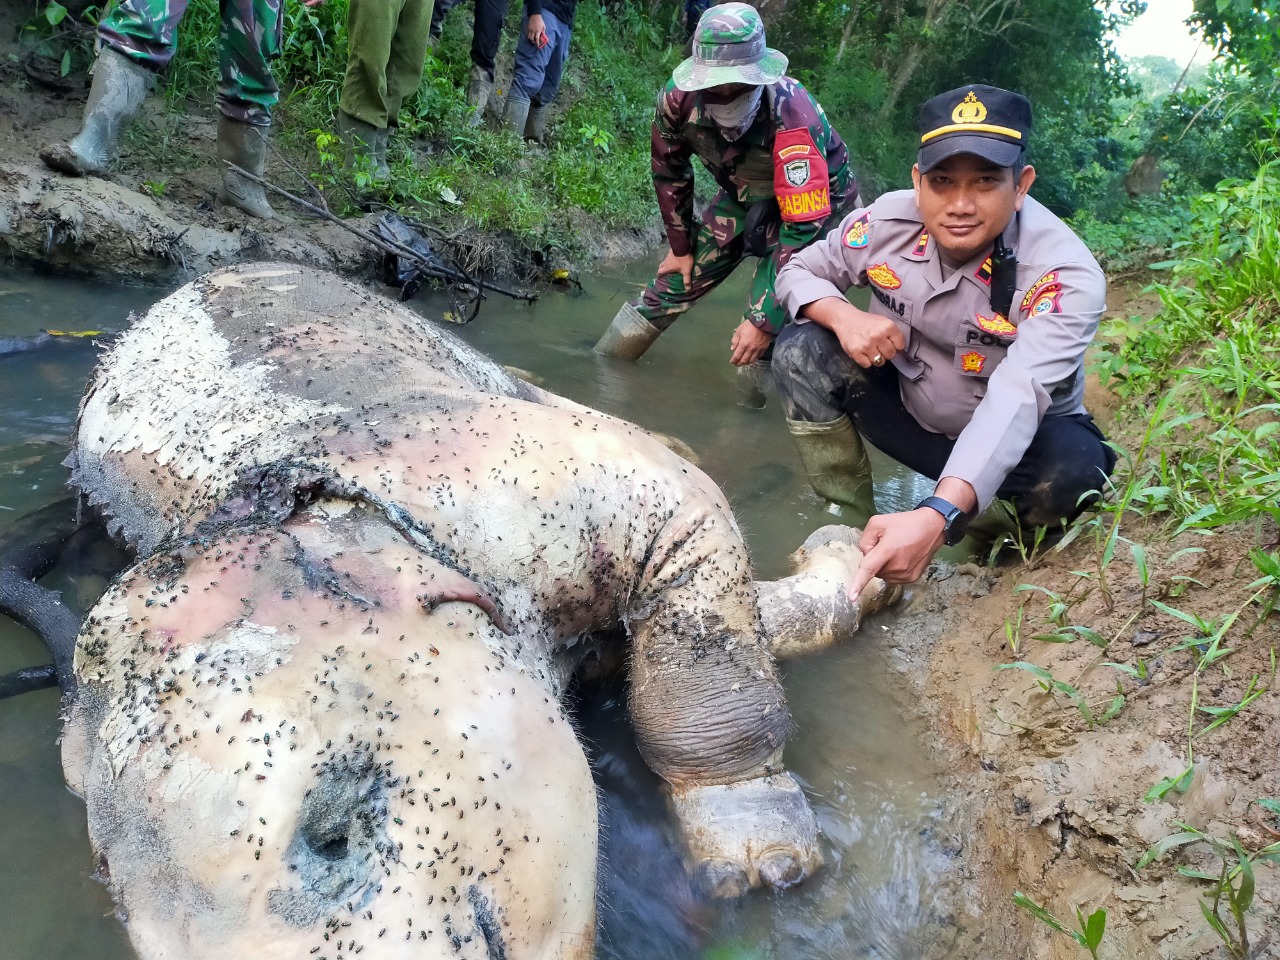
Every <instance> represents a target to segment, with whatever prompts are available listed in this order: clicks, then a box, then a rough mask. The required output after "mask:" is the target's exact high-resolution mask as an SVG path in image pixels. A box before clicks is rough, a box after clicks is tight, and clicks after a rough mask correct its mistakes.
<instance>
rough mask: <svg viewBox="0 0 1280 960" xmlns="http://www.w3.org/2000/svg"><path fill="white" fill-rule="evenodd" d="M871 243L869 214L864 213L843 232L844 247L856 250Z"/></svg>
mask: <svg viewBox="0 0 1280 960" xmlns="http://www.w3.org/2000/svg"><path fill="white" fill-rule="evenodd" d="M870 242H871V214H869V213H864V214H863V215H862V216H860V217H859V218H858V219H857V220H855V221H853V223H851V224H849V229H848V230H846V231H845V232H844V245H845V246H846V247H852V248H853V249H854V250H858V249H860V248H862V247H865V246H866V245H867V244H869V243H870Z"/></svg>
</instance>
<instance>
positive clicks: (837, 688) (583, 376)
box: [0, 264, 956, 960]
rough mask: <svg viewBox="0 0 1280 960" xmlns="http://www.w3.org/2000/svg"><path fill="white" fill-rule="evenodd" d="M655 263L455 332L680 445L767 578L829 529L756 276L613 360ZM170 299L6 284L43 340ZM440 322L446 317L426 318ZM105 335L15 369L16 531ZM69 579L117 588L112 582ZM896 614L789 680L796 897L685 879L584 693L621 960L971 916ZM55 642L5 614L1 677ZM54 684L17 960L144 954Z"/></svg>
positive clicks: (784, 954)
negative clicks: (959, 893)
mask: <svg viewBox="0 0 1280 960" xmlns="http://www.w3.org/2000/svg"><path fill="white" fill-rule="evenodd" d="M648 269H649V265H648V264H636V265H632V266H630V267H626V268H618V269H613V270H605V271H603V272H602V273H601V274H599V275H597V276H593V277H590V278H586V279H585V280H584V282H585V285H586V289H585V290H584V291H581V292H572V291H565V292H559V291H556V292H549V293H546V294H544V296H543V298H542V299H541V300H540V301H539V302H538V303H536V304H533V305H531V306H525V305H522V304H516V303H511V302H507V301H504V300H502V299H501V298H498V297H494V298H493V299H491V300H490V302H489V303H488V304H487V305H486V306H485V308H484V309H483V310H482V311H481V314H480V317H479V319H477V320H476V321H475V322H474V323H473V324H471V325H470V326H467V327H462V328H454V329H456V330H457V331H458V332H460V334H461V335H462V336H463V337H464V338H465V339H467V340H468V341H470V342H471V343H472V344H474V345H475V346H477V347H479V348H480V349H482V350H484V351H485V352H487V353H489V354H490V355H491V356H493V357H495V358H496V359H498V360H499V361H500V362H503V363H506V364H509V365H511V366H514V367H518V368H520V369H521V370H524V371H527V372H528V373H529V374H530V375H532V377H533V378H535V379H536V380H538V381H539V382H540V383H541V384H542V385H543V386H545V387H547V388H549V389H552V390H555V391H557V392H559V393H562V394H564V395H566V396H569V397H571V398H573V399H575V400H577V401H579V402H582V403H585V404H588V405H590V406H593V407H596V408H598V409H602V410H605V411H608V412H610V413H614V414H618V415H620V416H625V417H627V418H628V419H631V420H634V421H635V422H637V423H640V424H641V425H643V426H645V427H647V428H649V429H652V430H657V431H661V432H663V433H667V434H670V435H672V436H675V437H677V438H679V439H681V440H683V441H684V442H685V443H687V444H689V445H690V446H691V447H692V448H693V449H694V450H695V451H696V452H697V454H698V457H699V459H700V463H701V465H702V467H703V468H704V469H705V470H706V471H707V472H708V473H710V474H711V476H713V477H714V478H715V479H716V480H717V481H718V482H719V483H720V485H721V486H722V487H723V488H724V490H725V491H726V493H727V494H728V496H729V498H730V500H731V502H732V503H733V504H734V507H735V510H736V513H737V516H738V518H739V521H740V523H741V525H742V527H743V529H744V531H745V533H746V536H747V539H748V542H749V544H750V546H751V548H752V551H753V554H754V556H755V559H756V564H757V568H758V570H759V575H760V576H761V577H765V578H768V577H775V576H779V575H782V574H785V573H786V572H787V569H788V564H787V560H786V557H787V554H788V553H789V552H790V551H791V550H792V549H794V548H795V547H796V546H797V545H799V543H800V542H801V541H802V540H803V539H804V536H805V535H806V534H807V532H808V531H809V530H811V529H813V528H815V527H817V526H819V525H821V524H822V523H823V522H826V520H828V519H829V517H827V515H826V514H825V513H824V512H823V510H822V505H821V504H820V503H819V502H818V501H817V500H816V498H814V497H813V495H812V494H811V493H810V492H809V490H808V487H807V484H806V482H805V479H804V477H803V474H802V473H801V471H800V469H799V465H798V461H797V459H796V457H795V454H794V451H793V449H792V447H791V441H790V438H789V437H788V436H787V433H786V429H785V425H784V424H783V422H782V415H781V413H780V412H779V410H778V404H777V400H776V398H771V399H770V400H769V401H768V403H767V404H766V406H765V408H764V409H753V408H750V407H747V406H742V405H739V403H738V396H739V387H738V384H737V382H736V379H735V373H734V371H733V368H732V367H730V366H729V364H728V362H727V358H728V353H729V347H728V344H729V338H730V335H731V333H732V330H733V327H734V326H735V325H736V323H737V322H738V319H739V318H740V316H741V310H742V305H743V302H744V299H745V295H746V294H745V286H744V285H743V284H744V282H745V278H740V279H741V280H742V281H743V282H742V283H731V284H728V285H726V287H725V288H722V289H721V290H720V291H718V292H717V294H715V295H714V296H713V298H712V299H711V300H710V302H707V303H704V304H702V305H701V306H700V307H699V308H698V309H697V310H696V311H694V312H693V313H692V314H690V315H688V316H686V317H685V318H683V319H682V320H680V321H679V322H678V323H677V324H676V325H675V326H674V327H673V328H672V329H671V330H670V331H668V332H667V333H666V334H665V335H664V336H663V337H662V338H661V339H660V340H659V341H658V343H657V344H656V345H655V346H654V347H653V348H652V349H651V350H650V351H649V353H648V355H646V356H645V357H644V358H643V359H642V360H641V361H640V362H639V363H638V364H621V363H617V362H614V361H609V360H603V359H601V358H599V357H596V356H594V355H593V354H592V352H591V345H592V343H594V341H595V339H596V338H597V337H598V336H599V334H600V333H601V331H602V330H603V329H604V327H605V326H606V325H607V323H608V321H609V319H610V318H611V317H612V316H613V314H614V312H615V311H616V310H617V308H618V306H619V305H621V303H622V302H623V301H624V300H625V299H626V298H628V297H630V296H631V295H632V294H633V293H634V292H635V290H636V289H637V288H638V285H639V284H641V283H642V282H643V281H644V279H645V278H646V273H647V270H648ZM158 295H159V293H158V292H156V291H144V290H136V289H135V290H129V289H125V290H121V289H107V288H103V287H98V286H91V285H83V284H78V283H70V282H68V281H65V280H61V279H58V280H52V279H49V278H41V277H36V276H32V275H30V274H14V273H12V272H10V273H5V272H3V270H0V338H4V337H11V336H28V335H34V334H36V333H37V332H38V331H39V330H41V329H51V328H52V329H99V330H104V331H108V332H110V331H114V330H118V329H120V328H121V327H122V326H123V325H124V324H125V323H126V318H127V314H128V311H129V310H130V309H137V308H140V307H144V306H145V305H147V304H148V303H150V302H151V301H152V300H154V299H155V298H156V297H157V296H158ZM416 305H417V306H418V308H419V309H420V310H421V311H422V312H423V313H424V314H426V315H428V316H431V317H433V318H434V317H438V316H440V314H441V313H442V312H443V311H444V310H445V309H447V307H446V305H445V304H443V303H442V302H438V301H435V300H432V299H430V298H423V299H421V300H420V301H419V302H417V303H416ZM93 357H94V349H93V347H92V345H91V343H90V342H89V341H87V340H59V341H57V342H54V343H50V344H46V345H45V346H43V347H42V348H40V349H39V350H36V351H32V352H30V353H24V354H16V355H9V356H0V529H3V527H4V526H5V525H7V524H8V523H10V522H12V518H14V517H16V516H19V515H21V514H22V513H23V512H25V511H28V510H31V509H33V508H35V507H38V506H41V505H43V504H45V503H48V502H50V501H51V500H53V499H55V498H57V497H58V496H60V495H61V494H62V493H63V488H62V483H63V470H62V468H61V467H60V461H61V459H62V457H63V456H64V454H65V443H66V438H67V437H68V435H69V433H70V430H71V427H72V424H73V419H74V415H75V410H76V403H77V400H78V398H79V395H80V392H81V390H82V388H83V385H84V382H85V379H86V378H87V376H88V373H89V370H90V368H91V366H92V363H93ZM876 467H877V497H878V499H879V500H880V502H881V504H882V506H897V505H902V504H905V503H909V502H912V501H914V500H915V499H918V497H919V496H920V495H921V489H922V486H921V481H920V479H919V478H912V477H910V476H903V475H896V474H893V473H892V472H891V471H889V470H886V469H881V468H882V467H885V464H883V463H881V462H880V461H878V460H877V462H876ZM62 583H64V584H65V585H67V586H69V587H72V588H73V589H75V590H78V591H79V592H80V593H82V594H84V595H91V594H92V593H93V592H94V591H95V590H97V589H99V588H100V585H101V584H100V582H99V581H97V580H95V579H94V578H93V575H92V573H91V572H85V573H78V572H74V571H73V573H72V575H71V578H70V579H64V580H63V581H62ZM891 629H892V620H891V618H887V619H882V620H880V621H877V622H873V623H870V624H868V625H866V626H865V627H864V632H863V636H862V637H861V638H860V640H859V641H858V642H857V643H855V644H853V645H851V646H849V647H847V648H845V649H842V650H838V651H832V652H829V653H826V654H821V655H818V656H815V657H812V658H809V659H806V660H802V661H795V662H792V663H789V664H787V665H786V669H785V676H786V685H787V691H788V697H789V700H790V703H791V706H792V710H793V713H794V715H795V720H796V727H797V730H796V735H795V737H794V739H793V740H792V742H791V745H790V746H789V747H788V753H787V759H788V766H789V767H790V768H791V769H792V770H794V771H795V772H796V774H797V775H798V776H799V777H800V778H801V780H802V781H803V783H804V784H805V786H806V788H807V790H808V792H809V796H810V798H811V800H812V801H813V804H814V807H815V809H816V810H817V812H818V816H819V819H820V821H821V823H822V828H823V834H824V839H823V842H824V853H825V856H826V860H827V867H826V869H825V870H824V871H823V872H822V873H821V874H820V875H819V876H818V877H816V878H814V879H813V880H812V881H811V882H809V883H807V884H805V885H804V886H803V887H801V888H799V889H797V890H794V891H790V892H788V893H786V894H785V895H764V894H760V895H753V896H750V897H747V898H745V899H744V900H743V901H742V902H740V903H736V904H732V905H719V904H717V905H707V904H702V903H698V902H697V901H696V899H695V898H693V896H692V895H691V894H690V893H689V891H688V890H687V889H686V887H685V885H684V884H682V883H681V882H680V879H679V877H680V871H679V870H677V869H676V866H675V863H676V856H677V854H676V852H675V849H674V846H673V842H672V837H671V831H670V827H669V824H668V823H667V821H666V819H665V813H664V811H663V808H662V805H661V802H660V800H659V795H658V793H657V790H656V785H655V784H654V783H653V781H652V777H651V776H650V775H648V772H647V771H646V770H645V769H644V767H643V765H642V764H641V763H640V762H639V760H638V758H637V757H636V756H635V753H634V748H633V747H632V745H631V742H630V737H629V734H628V733H627V731H626V728H625V717H624V710H623V707H622V705H621V697H620V693H619V692H618V691H612V690H605V691H600V692H596V693H592V694H590V695H588V696H585V697H584V700H583V702H582V704H581V705H580V714H581V717H582V723H583V729H584V735H585V736H586V738H587V739H588V740H589V742H591V743H592V744H593V745H594V747H593V751H592V752H593V763H594V765H595V769H596V773H597V777H598V779H599V782H600V784H601V788H602V804H603V807H604V810H605V817H604V819H605V822H606V824H607V825H608V836H607V837H606V838H605V840H604V846H605V850H606V852H607V855H608V857H609V858H610V863H611V866H610V867H609V868H608V869H607V870H606V871H605V873H604V875H603V876H602V881H601V882H602V887H603V890H604V896H603V898H602V900H603V903H602V921H601V930H600V955H601V956H602V957H607V958H618V960H660V958H672V960H685V958H689V960H693V958H698V960H747V958H762V960H763V958H779V960H782V958H798V957H803V958H806V960H820V958H832V960H835V958H856V957H867V958H872V957H874V958H895V960H907V958H919V957H922V956H925V955H928V954H929V953H931V952H932V951H930V950H929V949H928V947H927V946H926V945H925V941H928V940H932V934H931V933H930V932H929V928H930V927H931V925H933V924H935V923H937V922H939V920H940V919H941V918H942V917H944V916H945V915H946V914H947V913H948V912H950V911H952V910H954V909H955V906H956V905H954V904H947V903H939V902H935V901H934V899H933V898H934V897H935V896H937V894H936V893H933V892H932V891H935V890H936V889H938V883H937V881H938V880H939V879H940V877H941V876H942V875H943V874H944V873H945V872H946V866H947V865H946V860H945V857H944V855H943V854H942V853H941V852H940V850H939V848H938V846H937V845H936V844H935V843H934V841H933V840H932V837H933V836H934V834H935V832H942V830H941V827H942V826H943V825H942V824H940V823H938V814H937V808H938V794H937V790H938V788H937V786H936V783H935V771H934V770H932V769H931V768H930V766H929V763H928V762H927V760H926V759H925V758H924V756H923V751H922V750H921V749H920V748H919V743H920V730H919V728H918V727H917V726H916V725H915V724H914V723H913V722H912V721H911V720H910V719H909V717H910V710H909V707H910V705H909V704H907V703H906V696H905V692H904V689H905V688H904V685H903V683H902V682H901V680H900V679H899V677H898V674H897V673H896V672H895V671H894V669H893V668H892V666H891V664H890V660H889V652H888V640H889V637H890V631H891ZM45 659H46V658H45V657H44V656H43V654H42V650H41V647H40V645H39V643H38V641H36V640H35V639H34V638H33V637H31V636H30V635H29V634H26V633H25V632H24V631H21V630H20V629H18V628H16V627H14V626H13V625H12V624H10V623H9V622H8V621H7V620H3V619H0V672H4V671H8V670H12V669H16V668H17V667H21V666H26V665H30V664H34V663H41V662H44V661H45ZM56 707H57V697H56V694H55V693H54V692H53V691H43V692H40V693H35V694H28V695H26V696H24V697H21V698H18V699H15V700H9V701H0V824H3V825H4V826H3V829H2V830H0V904H3V906H2V907H0V957H3V958H5V960H57V958H62V957H66V958H80V957H87V956H93V957H97V958H102V960H129V958H131V957H132V953H131V951H130V949H129V946H128V943H127V939H126V937H125V935H124V933H123V931H122V928H121V927H120V925H119V924H118V923H117V921H116V920H115V919H114V918H113V917H112V916H111V911H112V906H111V903H110V900H109V898H108V897H107V894H106V891H105V888H103V887H102V886H100V885H99V884H97V883H95V882H94V881H93V880H91V879H90V874H91V872H92V869H93V864H92V862H91V853H90V849H89V844H88V840H87V838H86V836H85V828H84V817H83V810H82V808H81V805H80V803H79V801H78V800H77V799H75V798H74V797H72V796H71V795H70V794H69V793H67V791H66V789H65V787H64V786H63V783H62V778H61V771H60V768H59V764H58V758H57V749H56V744H55V741H56V737H57V732H58V724H57V717H56Z"/></svg>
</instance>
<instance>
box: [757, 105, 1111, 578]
mask: <svg viewBox="0 0 1280 960" xmlns="http://www.w3.org/2000/svg"><path fill="white" fill-rule="evenodd" d="M1030 134H1031V104H1030V102H1029V101H1028V100H1027V99H1026V98H1025V97H1022V96H1020V95H1019V94H1016V93H1011V92H1009V91H1007V90H1001V89H999V88H997V87H990V86H984V85H980V84H974V85H971V86H966V87H961V88H959V89H957V90H952V91H949V92H947V93H944V94H941V95H939V96H937V97H934V98H932V99H931V100H928V101H927V102H926V103H925V104H924V105H923V106H922V107H921V109H920V148H919V156H918V160H917V162H916V164H915V166H914V167H913V168H912V171H911V177H912V181H913V183H914V190H902V191H898V192H894V193H889V194H886V195H884V196H883V197H881V198H880V199H879V200H877V201H876V202H875V203H873V204H872V205H871V206H870V207H867V208H865V209H859V210H855V211H854V212H853V213H851V214H850V215H849V216H848V217H847V218H846V219H845V220H844V221H843V223H841V224H840V226H839V228H838V229H836V230H834V231H832V232H831V233H830V234H829V235H828V236H827V237H826V238H825V239H824V240H822V241H821V242H819V243H817V244H815V245H813V246H811V247H809V248H808V249H807V250H805V251H803V252H801V253H799V254H797V255H796V256H795V257H793V258H792V260H791V262H790V263H789V264H788V265H787V266H786V267H785V268H784V269H783V270H782V272H781V273H780V274H779V276H778V284H777V291H778V298H779V300H781V302H782V304H783V306H784V307H785V308H786V309H787V310H789V311H791V312H792V313H793V314H794V315H795V317H796V323H795V324H794V325H792V326H790V327H788V328H787V329H786V330H784V331H783V333H782V334H781V335H780V336H779V338H778V342H777V345H776V347H775V350H774V358H773V370H774V376H775V379H776V381H777V384H778V389H779V393H780V394H781V397H782V402H783V406H784V408H785V411H786V415H787V422H788V426H789V427H790V429H791V432H792V435H793V436H794V438H795V441H796V446H797V448H798V450H799V453H800V458H801V460H802V462H803V463H804V466H805V469H806V472H807V473H808V475H809V480H810V482H811V483H812V485H813V488H814V490H815V491H816V492H817V493H818V494H819V495H820V496H822V497H825V498H826V499H828V500H831V501H833V502H834V503H836V504H839V505H840V506H841V507H842V508H845V509H847V511H848V515H849V519H850V521H851V522H853V523H855V524H857V523H861V522H863V520H864V519H865V518H867V517H870V520H868V521H867V522H866V530H865V533H864V536H863V540H862V548H863V551H864V553H865V554H866V559H865V561H864V562H863V564H862V566H861V568H860V569H859V571H858V573H857V574H856V576H855V579H854V581H853V583H852V585H851V588H850V594H851V595H853V596H856V594H857V593H858V592H859V591H860V590H861V589H862V587H863V586H864V585H865V584H866V582H867V581H868V580H869V579H870V578H871V577H872V576H876V575H879V576H881V577H883V578H885V579H886V580H888V581H890V582H894V583H906V582H911V581H913V580H915V579H917V578H918V577H919V576H920V575H921V574H922V573H923V572H924V570H925V568H926V567H927V566H928V563H929V561H930V560H931V559H932V557H933V555H934V554H935V553H936V552H937V551H938V549H939V548H941V547H942V546H943V545H944V544H950V545H955V544H958V543H960V542H961V541H962V538H964V536H965V533H966V528H967V527H969V526H970V521H974V518H978V520H977V521H975V522H974V523H973V533H975V534H984V535H985V536H986V537H992V536H993V535H994V534H995V533H997V532H1001V527H1002V526H1004V525H1005V524H1007V525H1008V526H1011V527H1013V528H1015V529H1022V530H1030V529H1031V528H1033V527H1037V526H1047V525H1054V524H1058V523H1061V522H1062V521H1064V520H1068V519H1070V518H1073V517H1075V516H1076V515H1077V514H1078V513H1079V512H1080V511H1081V510H1082V509H1083V508H1084V506H1085V505H1086V504H1087V502H1088V501H1089V500H1090V499H1093V498H1094V497H1095V496H1096V494H1097V492H1098V491H1100V490H1101V489H1102V486H1103V483H1104V482H1105V479H1106V477H1107V476H1108V475H1109V474H1110V472H1111V469H1112V468H1113V467H1114V465H1115V455H1114V454H1113V453H1112V451H1111V449H1110V448H1109V447H1108V446H1107V445H1106V443H1105V442H1104V438H1103V436H1102V433H1101V431H1100V430H1099V429H1098V427H1097V426H1096V425H1095V424H1094V422H1093V418H1092V417H1090V416H1089V414H1088V413H1087V412H1085V408H1084V404H1083V397H1084V353H1085V348H1086V347H1087V346H1088V345H1089V343H1090V341H1091V340H1092V339H1093V336H1094V333H1095V332H1096V330H1097V327H1098V320H1099V318H1100V316H1101V314H1102V311H1103V309H1104V306H1105V304H1104V299H1105V291H1106V281H1105V279H1104V277H1103V274H1102V271H1101V269H1099V267H1098V264H1097V262H1096V261H1095V260H1094V258H1093V256H1092V255H1091V254H1090V253H1089V251H1088V249H1086V247H1085V245H1084V244H1083V243H1082V242H1081V241H1080V239H1079V238H1078V237H1077V236H1076V235H1075V234H1074V233H1072V231H1071V230H1070V228H1068V227H1067V226H1066V225H1065V224H1064V223H1063V222H1062V221H1061V220H1059V219H1058V218H1057V217H1055V216H1054V215H1053V214H1052V213H1050V212H1049V211H1048V210H1047V209H1045V207H1043V206H1042V205H1041V204H1039V203H1038V202H1036V201H1035V200H1034V199H1033V198H1031V197H1030V196H1028V193H1027V191H1028V190H1029V189H1030V188H1031V185H1032V183H1033V182H1034V181H1035V177H1036V174H1035V169H1034V168H1033V167H1031V166H1029V165H1026V164H1025V162H1024V153H1025V150H1026V147H1027V142H1028V138H1029V136H1030ZM850 287H868V288H870V291H871V294H872V298H871V303H870V310H860V309H858V308H857V307H854V306H853V305H852V304H850V303H849V301H848V300H846V299H845V296H844V291H845V290H847V289H849V288H850ZM864 438H865V439H866V440H867V441H869V442H870V443H872V444H874V445H875V446H876V447H879V448H880V449H881V450H882V451H884V452H885V453H886V454H888V455H889V456H891V457H892V458H894V459H895V460H898V461H900V462H901V463H903V464H905V465H907V466H908V467H910V468H911V469H913V470H916V471H918V472H919V473H922V474H924V475H925V476H927V477H930V478H932V479H934V480H937V481H938V482H937V486H936V488H935V490H934V495H933V496H931V497H928V498H926V499H925V500H923V501H922V502H921V503H920V504H919V505H918V506H917V507H916V508H915V509H914V510H909V511H904V512H900V513H893V514H886V515H881V516H873V514H874V512H875V507H874V502H873V500H872V488H871V471H870V465H869V463H868V461H867V456H866V452H865V450H864V449H863V439H864ZM1002 502H1006V503H1009V504H1011V506H1012V510H1013V513H1012V514H1010V513H1008V511H1007V509H1006V510H1005V511H1004V513H1003V515H1002V513H1001V510H1002V508H1001V503H1002ZM984 509H986V510H987V512H986V513H982V511H984ZM980 514H981V516H979V515H980ZM980 545H981V539H980V538H978V537H971V538H970V539H969V540H967V541H966V542H965V546H966V547H974V548H977V547H980Z"/></svg>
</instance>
